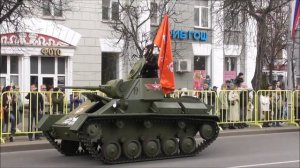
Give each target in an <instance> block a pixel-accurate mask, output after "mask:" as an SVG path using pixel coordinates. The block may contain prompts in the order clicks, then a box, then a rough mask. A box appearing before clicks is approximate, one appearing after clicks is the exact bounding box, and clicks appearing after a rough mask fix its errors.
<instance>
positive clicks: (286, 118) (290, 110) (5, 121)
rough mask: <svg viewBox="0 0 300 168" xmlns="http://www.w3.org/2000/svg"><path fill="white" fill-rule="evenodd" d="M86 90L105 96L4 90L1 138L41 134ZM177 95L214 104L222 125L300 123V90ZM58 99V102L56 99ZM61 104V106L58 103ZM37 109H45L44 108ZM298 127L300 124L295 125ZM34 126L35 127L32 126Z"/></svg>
mask: <svg viewBox="0 0 300 168" xmlns="http://www.w3.org/2000/svg"><path fill="white" fill-rule="evenodd" d="M84 93H96V94H98V95H101V96H105V94H104V93H102V92H98V91H86V90H74V91H73V92H72V94H71V95H69V96H66V95H64V93H63V92H59V91H57V92H54V91H47V92H21V91H18V92H15V91H11V92H4V93H2V95H1V97H0V100H1V101H0V105H1V106H0V109H1V112H2V114H3V115H0V128H1V129H0V141H1V143H4V138H5V137H8V136H10V135H12V134H28V135H31V134H32V135H33V134H36V135H39V134H40V133H41V132H40V131H38V130H37V128H36V127H35V125H37V123H38V121H39V119H40V118H41V116H42V115H43V114H45V113H49V114H59V113H60V114H62V113H63V114H67V113H68V112H70V111H72V110H73V109H75V108H76V107H77V106H79V105H80V104H81V103H82V102H84V101H86V99H85V97H84V96H83V95H84ZM7 96H9V97H11V99H10V101H9V102H8V103H6V104H7V105H6V107H5V110H6V112H7V113H6V114H5V112H3V111H4V106H3V98H4V97H7ZM171 96H172V97H174V98H179V97H182V96H193V97H198V98H199V99H200V100H201V101H202V102H204V103H206V104H209V105H211V106H213V107H214V108H213V110H212V111H211V113H214V114H215V115H218V116H219V117H220V122H219V125H220V126H221V127H226V126H240V125H241V124H252V125H258V126H260V127H262V126H266V125H269V124H274V125H276V124H279V122H282V123H288V124H296V123H299V122H300V120H299V117H300V90H296V91H293V92H292V91H290V90H259V91H257V92H254V91H249V90H221V91H220V92H219V93H218V94H217V93H216V92H214V91H196V90H176V91H174V93H173V94H172V95H171ZM25 97H27V98H28V99H35V100H36V101H39V100H40V99H42V100H43V101H44V103H43V104H42V105H43V107H42V108H41V107H39V105H38V104H37V103H35V104H34V103H32V105H31V103H30V102H31V101H29V100H28V99H25ZM56 100H57V101H56ZM61 102H62V103H61ZM59 104H62V107H61V106H60V105H59ZM38 109H43V110H42V111H41V110H40V111H39V110H38ZM296 125H297V126H299V125H298V124H296ZM33 126H34V127H33Z"/></svg>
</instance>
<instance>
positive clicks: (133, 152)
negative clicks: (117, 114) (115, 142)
mask: <svg viewBox="0 0 300 168" xmlns="http://www.w3.org/2000/svg"><path fill="white" fill-rule="evenodd" d="M123 151H124V155H125V156H126V157H127V158H129V159H136V158H138V157H139V156H141V153H142V145H141V143H140V142H139V141H137V140H132V141H127V142H125V143H124V144H123Z"/></svg>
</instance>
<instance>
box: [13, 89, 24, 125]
mask: <svg viewBox="0 0 300 168" xmlns="http://www.w3.org/2000/svg"><path fill="white" fill-rule="evenodd" d="M13 89H14V91H15V93H14V96H13V99H14V102H15V105H14V108H15V109H14V111H16V116H17V122H16V123H17V124H19V123H20V122H22V117H23V102H22V97H21V93H20V88H19V86H14V87H13Z"/></svg>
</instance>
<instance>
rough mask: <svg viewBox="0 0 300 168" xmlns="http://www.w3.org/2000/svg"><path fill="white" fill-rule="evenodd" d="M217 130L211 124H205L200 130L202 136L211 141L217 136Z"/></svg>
mask: <svg viewBox="0 0 300 168" xmlns="http://www.w3.org/2000/svg"><path fill="white" fill-rule="evenodd" d="M215 132H216V130H215V129H214V127H213V126H212V125H211V124H203V125H202V126H201V128H200V130H199V133H200V136H201V137H202V138H203V139H205V140H210V139H212V138H213V137H214V136H215Z"/></svg>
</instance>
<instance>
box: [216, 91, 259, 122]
mask: <svg viewBox="0 0 300 168" xmlns="http://www.w3.org/2000/svg"><path fill="white" fill-rule="evenodd" d="M254 96H255V92H254V91H252V90H221V91H220V92H219V96H218V99H219V100H218V101H219V109H218V110H219V117H220V122H219V125H220V126H221V128H227V127H229V128H243V127H246V126H248V125H249V124H252V125H255V109H254Z"/></svg>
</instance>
